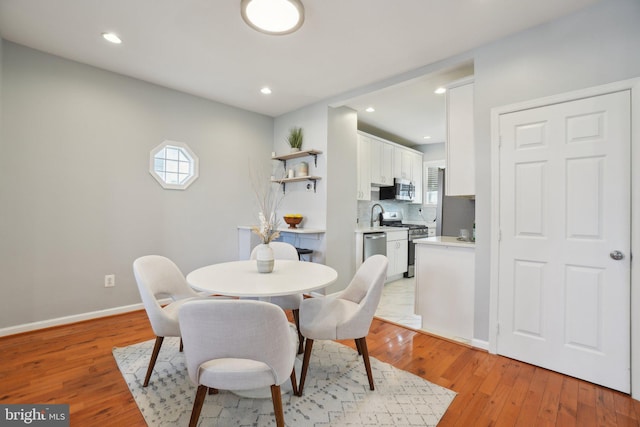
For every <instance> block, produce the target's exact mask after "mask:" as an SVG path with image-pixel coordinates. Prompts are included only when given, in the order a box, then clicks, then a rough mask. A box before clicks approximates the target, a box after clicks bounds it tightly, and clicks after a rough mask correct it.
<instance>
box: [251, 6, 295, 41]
mask: <svg viewBox="0 0 640 427" xmlns="http://www.w3.org/2000/svg"><path fill="white" fill-rule="evenodd" d="M240 13H241V14H242V19H244V21H245V22H246V23H247V24H248V25H249V26H250V27H251V28H253V29H254V30H257V31H260V32H262V33H266V34H273V35H282V34H289V33H292V32H294V31H296V30H297V29H298V28H300V27H301V26H302V23H303V22H304V7H303V6H302V3H301V2H300V0H242V1H241V3H240Z"/></svg>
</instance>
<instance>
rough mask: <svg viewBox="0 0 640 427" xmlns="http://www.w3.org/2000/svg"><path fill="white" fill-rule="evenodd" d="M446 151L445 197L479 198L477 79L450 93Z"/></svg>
mask: <svg viewBox="0 0 640 427" xmlns="http://www.w3.org/2000/svg"><path fill="white" fill-rule="evenodd" d="M446 149H447V167H446V169H445V174H446V179H445V187H446V188H445V194H446V195H447V196H473V195H475V193H476V187H475V140H474V131H473V79H470V78H467V79H464V80H459V81H458V82H456V83H454V84H452V85H451V86H449V87H448V89H447V143H446Z"/></svg>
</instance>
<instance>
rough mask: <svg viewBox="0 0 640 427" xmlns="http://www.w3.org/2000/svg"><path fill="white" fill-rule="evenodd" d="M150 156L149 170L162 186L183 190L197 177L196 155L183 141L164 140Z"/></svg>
mask: <svg viewBox="0 0 640 427" xmlns="http://www.w3.org/2000/svg"><path fill="white" fill-rule="evenodd" d="M150 157H151V158H150V166H149V172H150V173H151V175H152V176H153V177H154V178H155V179H156V181H158V183H159V184H160V185H162V187H163V188H167V189H171V190H184V189H185V188H187V187H188V186H189V185H191V183H192V182H193V181H195V180H196V178H198V156H196V155H195V154H194V153H193V151H191V149H190V148H189V146H188V145H187V144H185V143H184V142H177V141H164V142H163V143H162V144H160V145H158V146H157V147H156V148H154V149H153V150H151V156H150Z"/></svg>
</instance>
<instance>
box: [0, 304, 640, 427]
mask: <svg viewBox="0 0 640 427" xmlns="http://www.w3.org/2000/svg"><path fill="white" fill-rule="evenodd" d="M151 338H153V332H152V331H151V329H150V327H149V322H148V320H147V317H146V315H145V313H144V311H137V312H133V313H127V314H123V315H118V316H113V317H107V318H102V319H97V320H91V321H87V322H81V323H77V324H73V325H70V326H62V327H56V328H51V329H47V330H42V331H36V332H31V333H26V334H21V335H15V336H10V337H4V338H0V403H68V404H70V411H71V425H72V426H83V427H84V426H104V427H107V426H113V425H120V426H144V425H145V423H144V420H143V418H142V415H140V412H139V411H138V408H137V406H136V404H135V402H134V400H133V398H132V397H131V393H129V390H128V388H127V385H126V384H125V382H124V380H123V379H122V377H121V375H120V373H119V371H118V367H117V366H116V363H115V361H114V359H113V356H112V354H111V350H112V348H113V347H114V346H126V345H129V344H134V343H137V342H140V341H144V340H148V339H151ZM367 341H368V347H369V351H370V354H371V356H373V357H376V358H378V359H379V360H381V361H384V362H387V363H391V364H392V365H394V366H396V367H398V368H400V369H404V370H407V371H409V372H412V373H414V374H416V375H419V376H421V377H423V378H425V379H427V380H429V381H431V382H433V383H436V384H439V385H441V386H444V387H447V388H449V389H452V390H454V391H455V392H457V393H458V395H457V397H456V398H455V399H454V401H453V403H452V404H451V406H450V407H449V410H448V411H447V413H446V414H445V416H444V417H443V419H442V421H441V422H440V424H439V425H440V426H483V425H487V426H488V425H497V426H513V425H518V426H545V425H550V426H562V427H565V426H580V427H582V426H639V425H640V422H639V420H640V402H637V401H635V400H633V399H631V398H630V397H628V396H626V395H624V394H622V393H618V392H615V391H612V390H609V389H606V388H603V387H598V386H595V385H593V384H590V383H587V382H584V381H580V380H576V379H574V378H570V377H565V376H563V375H560V374H557V373H554V372H550V371H547V370H545V369H541V368H536V367H534V366H531V365H527V364H525V363H522V362H517V361H514V360H511V359H507V358H505V357H500V356H495V355H490V354H488V353H486V352H484V351H480V350H474V349H471V348H467V347H465V346H463V345H460V344H455V343H451V342H448V341H444V340H441V339H438V338H435V337H432V336H429V335H427V334H424V333H420V332H416V331H413V330H410V329H406V328H403V327H399V326H396V325H394V324H391V323H388V322H384V321H381V320H378V319H374V322H373V324H372V326H371V332H370V334H369V337H368V340H367ZM345 344H348V345H350V346H351V347H354V345H353V343H352V342H345ZM154 375H155V374H154ZM153 379H154V377H153V376H152V377H151V381H153Z"/></svg>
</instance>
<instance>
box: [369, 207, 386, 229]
mask: <svg viewBox="0 0 640 427" xmlns="http://www.w3.org/2000/svg"><path fill="white" fill-rule="evenodd" d="M376 206H378V207H379V208H380V213H384V208H383V207H382V205H380V203H374V205H373V206H371V221H369V226H370V227H373V209H374V208H375V207H376ZM378 223H380V221H378ZM380 225H382V224H380Z"/></svg>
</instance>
